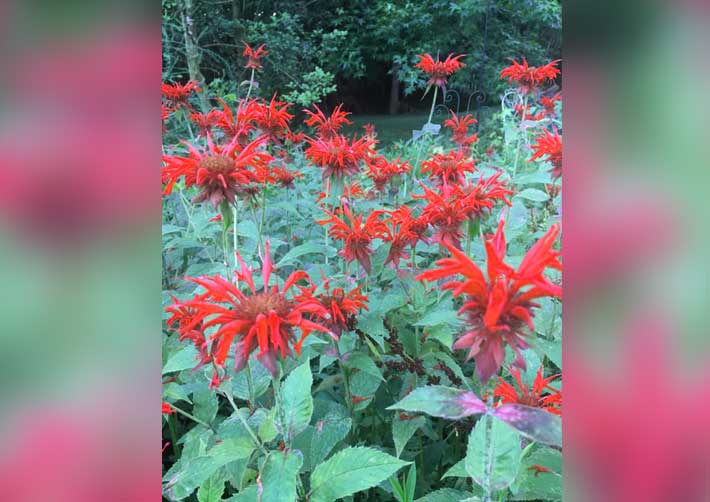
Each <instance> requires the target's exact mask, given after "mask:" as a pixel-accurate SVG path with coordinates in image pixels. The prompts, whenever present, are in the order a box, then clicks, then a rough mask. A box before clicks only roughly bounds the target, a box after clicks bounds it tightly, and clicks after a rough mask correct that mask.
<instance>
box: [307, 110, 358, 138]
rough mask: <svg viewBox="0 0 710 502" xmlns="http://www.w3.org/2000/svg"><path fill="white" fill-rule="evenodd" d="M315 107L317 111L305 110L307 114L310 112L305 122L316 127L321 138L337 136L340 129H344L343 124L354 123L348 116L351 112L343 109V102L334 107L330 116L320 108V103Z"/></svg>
mask: <svg viewBox="0 0 710 502" xmlns="http://www.w3.org/2000/svg"><path fill="white" fill-rule="evenodd" d="M313 108H315V109H316V111H315V112H312V111H310V110H303V111H304V112H306V114H308V118H307V119H306V120H305V123H306V125H308V126H309V127H315V129H316V132H317V133H318V136H319V137H320V138H321V139H325V140H328V139H330V138H332V137H334V136H337V134H338V131H340V129H342V127H343V124H352V122H351V121H350V120H348V118H347V116H348V115H350V112H344V111H343V109H342V108H343V104H342V103H341V104H339V105H338V106H336V107H335V108H334V109H333V112H332V113H331V114H330V117H326V116H325V114H324V113H323V111H322V110H321V109H320V108H318V105H313Z"/></svg>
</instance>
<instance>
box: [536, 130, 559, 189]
mask: <svg viewBox="0 0 710 502" xmlns="http://www.w3.org/2000/svg"><path fill="white" fill-rule="evenodd" d="M535 141H536V142H535V143H533V144H532V145H531V147H532V149H533V151H534V152H535V153H534V154H533V156H532V157H530V160H529V161H528V162H532V161H533V160H537V159H542V158H543V157H546V158H545V159H544V160H547V161H548V162H549V163H550V164H552V169H551V170H550V172H551V173H552V176H553V177H554V178H559V177H560V176H562V138H561V137H560V135H559V134H558V132H557V131H555V132H554V133H551V132H549V131H548V130H547V129H543V131H542V133H541V134H540V135H539V136H538V137H537V138H535Z"/></svg>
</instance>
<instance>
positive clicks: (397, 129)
mask: <svg viewBox="0 0 710 502" xmlns="http://www.w3.org/2000/svg"><path fill="white" fill-rule="evenodd" d="M492 110H493V108H492V107H482V108H481V120H485V117H486V116H487V115H489V114H490V113H491V111H492ZM473 115H474V116H475V111H474V112H473ZM428 117H429V113H427V112H419V113H403V114H401V115H351V116H350V117H349V118H350V119H351V120H352V121H353V123H352V125H350V126H345V128H344V132H345V133H346V134H348V135H350V134H352V133H357V135H358V136H361V135H362V133H363V132H364V131H363V129H362V126H364V125H365V124H374V125H375V130H376V131H377V139H378V140H379V141H380V144H381V145H383V146H387V145H390V144H392V143H394V142H395V141H402V140H407V139H410V138H411V137H412V130H413V129H421V128H422V126H423V125H424V124H425V123H426V121H427V118H428ZM444 120H445V118H444V117H443V116H442V115H435V116H434V120H433V122H434V123H436V124H443V122H444Z"/></svg>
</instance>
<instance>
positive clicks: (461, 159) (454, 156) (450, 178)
mask: <svg viewBox="0 0 710 502" xmlns="http://www.w3.org/2000/svg"><path fill="white" fill-rule="evenodd" d="M422 166H423V167H424V169H422V173H426V172H428V173H429V179H431V180H433V181H434V183H435V184H436V185H439V186H441V185H460V184H461V183H463V182H464V180H465V178H466V173H472V172H473V171H475V169H476V165H475V163H474V161H473V159H472V158H470V157H469V156H468V155H467V154H466V152H465V151H463V150H455V151H452V152H449V153H447V154H445V155H444V154H440V153H437V154H435V155H434V156H433V157H432V158H431V159H429V160H425V161H424V162H422Z"/></svg>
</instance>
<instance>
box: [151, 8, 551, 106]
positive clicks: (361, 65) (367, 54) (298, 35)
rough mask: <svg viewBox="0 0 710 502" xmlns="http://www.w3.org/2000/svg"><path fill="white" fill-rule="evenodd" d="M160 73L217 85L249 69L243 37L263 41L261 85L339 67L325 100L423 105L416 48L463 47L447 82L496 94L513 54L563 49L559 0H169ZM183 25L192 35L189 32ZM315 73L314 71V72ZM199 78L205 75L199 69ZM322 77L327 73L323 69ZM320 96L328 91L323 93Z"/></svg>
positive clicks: (267, 90) (536, 57)
mask: <svg viewBox="0 0 710 502" xmlns="http://www.w3.org/2000/svg"><path fill="white" fill-rule="evenodd" d="M162 3H163V79H164V80H177V81H184V80H187V79H189V78H195V75H193V74H191V70H190V68H189V67H188V57H193V58H194V59H195V61H196V63H197V64H196V65H194V66H193V71H194V68H195V67H197V66H198V67H199V70H200V72H201V76H202V77H204V80H205V81H206V82H208V83H211V85H213V86H215V87H217V88H218V89H219V91H222V92H225V93H229V92H234V91H235V90H236V86H238V84H239V82H243V81H244V80H246V79H248V78H249V74H248V73H247V71H246V70H245V69H244V68H243V58H242V56H241V52H242V50H243V44H242V41H245V42H248V43H249V44H251V45H252V46H257V45H260V44H262V43H264V44H266V46H267V48H268V51H269V54H268V56H267V58H266V61H265V64H264V70H263V73H261V74H260V76H259V83H260V85H261V90H260V94H261V95H262V96H270V95H271V94H273V93H274V92H276V91H278V92H279V93H280V94H287V93H288V92H294V91H296V92H308V91H309V88H310V87H312V86H313V85H314V83H313V82H314V80H315V81H322V80H323V75H322V74H319V73H316V74H315V75H314V74H313V72H314V71H315V72H318V70H317V68H320V70H322V72H323V73H328V74H330V75H331V76H332V81H331V82H329V83H330V84H331V85H335V86H336V88H337V90H336V91H333V92H330V93H329V94H327V96H325V98H324V99H322V101H325V102H326V103H327V104H330V105H333V104H336V103H340V102H344V103H345V106H346V109H349V110H351V111H353V112H354V113H356V114H357V113H392V114H396V113H403V112H408V111H414V110H415V109H422V108H426V107H427V106H428V103H426V104H422V103H425V102H426V101H427V100H425V102H422V101H421V96H422V93H423V90H424V85H425V80H424V79H423V77H422V74H421V72H418V71H416V69H414V68H413V65H414V64H415V62H416V57H415V56H416V54H419V53H422V52H430V53H432V54H435V53H436V52H437V51H439V52H440V54H441V55H442V56H444V57H445V56H446V55H448V54H449V53H451V52H453V53H457V54H460V53H465V54H467V57H466V59H465V61H466V64H467V66H466V68H464V70H462V71H460V72H458V73H457V74H456V75H455V76H454V77H453V78H452V79H451V80H450V86H451V87H453V88H455V89H457V90H459V91H460V92H461V93H462V94H463V95H469V94H471V93H472V92H474V91H482V92H483V93H484V94H485V99H484V102H487V103H490V104H492V103H495V101H496V97H497V95H498V92H499V91H501V90H502V88H503V87H504V84H503V83H502V82H501V81H500V80H499V78H498V73H499V71H500V69H501V68H502V67H504V66H506V65H507V64H508V60H509V59H510V58H518V59H519V58H521V57H523V56H525V57H527V59H528V60H529V62H530V63H531V64H534V65H537V64H542V63H546V62H548V61H549V60H551V59H557V58H559V57H560V52H561V30H560V23H561V5H560V1H559V0H454V1H444V0H416V1H410V0H272V1H255V0H163V2H162ZM186 28H187V31H188V33H191V35H192V41H193V42H194V45H193V46H192V47H190V46H189V45H190V44H189V43H188V42H187V37H186ZM309 75H310V77H309ZM198 79H199V76H198ZM325 80H328V79H327V78H325ZM317 101H321V99H318V100H317Z"/></svg>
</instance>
